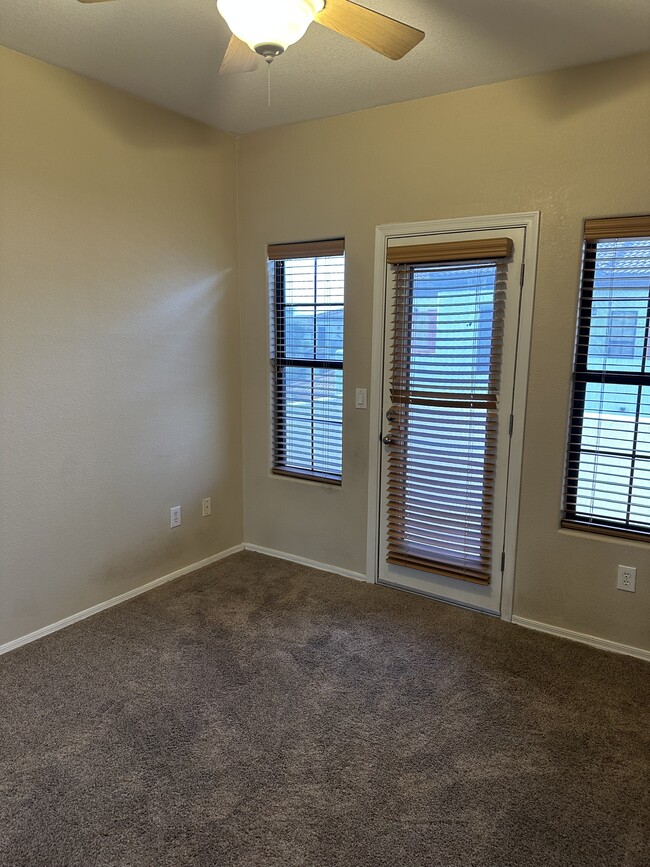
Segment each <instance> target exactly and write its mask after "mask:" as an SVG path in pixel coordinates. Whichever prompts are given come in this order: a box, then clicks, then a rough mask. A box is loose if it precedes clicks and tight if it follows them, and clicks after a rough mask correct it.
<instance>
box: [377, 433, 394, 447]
mask: <svg viewBox="0 0 650 867" xmlns="http://www.w3.org/2000/svg"><path fill="white" fill-rule="evenodd" d="M381 441H382V442H383V444H384V445H385V446H394V445H397V443H396V442H395V440H394V439H393V438H392V437H391V436H388V435H386V436H385V437H382V438H381Z"/></svg>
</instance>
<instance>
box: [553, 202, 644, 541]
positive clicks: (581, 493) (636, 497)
mask: <svg viewBox="0 0 650 867" xmlns="http://www.w3.org/2000/svg"><path fill="white" fill-rule="evenodd" d="M649 323H650V217H629V218H617V219H612V220H588V221H587V222H586V224H585V243H584V255H583V266H582V279H581V292H580V309H579V318H578V331H577V341H576V355H575V365H574V382H573V399H572V406H571V418H570V424H569V445H568V450H567V469H566V484H565V504H564V505H565V508H564V518H563V521H562V524H563V526H565V527H572V528H577V529H589V530H593V531H596V532H601V533H609V534H613V535H623V536H632V537H635V536H636V537H638V536H645V537H646V538H647V537H648V534H650V363H649V359H648V352H649V347H648V335H649Z"/></svg>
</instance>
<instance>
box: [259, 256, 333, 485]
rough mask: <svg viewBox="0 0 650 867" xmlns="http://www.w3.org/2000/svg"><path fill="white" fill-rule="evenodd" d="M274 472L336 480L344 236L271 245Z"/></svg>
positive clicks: (318, 479)
mask: <svg viewBox="0 0 650 867" xmlns="http://www.w3.org/2000/svg"><path fill="white" fill-rule="evenodd" d="M268 258H269V287H270V294H271V404H272V428H273V429H272V471H273V472H274V473H278V474H282V475H290V476H297V477H299V478H307V479H313V480H316V481H321V482H328V483H330V484H340V483H341V475H342V432H343V302H344V272H345V247H344V241H343V239H337V240H333V241H315V242H310V243H299V244H277V245H273V246H269V248H268Z"/></svg>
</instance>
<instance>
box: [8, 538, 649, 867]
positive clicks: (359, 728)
mask: <svg viewBox="0 0 650 867" xmlns="http://www.w3.org/2000/svg"><path fill="white" fill-rule="evenodd" d="M649 673H650V666H647V665H646V664H645V663H642V662H640V661H638V660H634V659H630V658H626V657H619V656H614V655H611V654H607V653H603V652H599V651H596V650H592V649H590V648H587V647H583V646H581V645H577V644H572V643H569V642H565V641H562V640H560V639H555V638H552V637H550V636H545V635H540V634H536V633H533V632H529V631H526V630H524V629H521V628H518V627H514V626H511V625H509V624H504V623H501V622H500V621H498V620H495V619H492V618H489V617H486V616H483V615H480V614H473V613H469V612H466V611H462V610H459V609H456V608H453V607H450V606H445V605H442V604H439V603H435V602H431V601H429V600H426V599H421V598H418V597H416V596H410V595H408V594H405V593H399V592H397V591H393V590H387V589H381V588H378V587H372V586H370V585H365V584H361V583H355V582H353V581H350V580H348V579H345V578H339V577H336V576H333V575H328V574H325V573H322V572H317V571H315V570H311V569H307V568H305V567H302V566H297V565H295V564H291V563H286V562H283V561H280V560H273V559H270V558H266V557H263V556H261V555H259V554H251V553H243V554H237V555H235V556H234V557H231V558H230V559H228V560H225V561H222V562H221V563H218V564H216V565H214V566H211V567H208V568H206V569H202V570H201V571H200V572H197V573H195V574H194V575H192V576H190V577H188V578H185V579H182V580H180V581H177V582H175V583H174V584H170V585H167V586H165V587H163V588H161V589H159V590H157V591H154V592H152V593H149V594H147V595H146V596H141V597H138V598H137V599H135V600H133V601H131V602H129V603H127V604H125V605H122V606H120V607H118V608H114V609H111V610H110V611H108V612H105V613H104V614H101V615H98V616H96V617H94V618H92V619H90V620H86V621H84V622H82V623H79V624H76V625H75V626H72V627H70V628H69V629H67V630H64V631H63V632H59V633H57V634H55V635H52V636H50V637H48V638H46V639H43V640H42V641H40V642H37V643H35V644H32V645H29V646H26V647H24V648H21V649H20V650H17V651H15V652H13V653H11V654H8V655H6V656H4V657H1V658H0V686H1V692H0V698H1V701H2V710H1V719H0V863H1V864H2V865H11V867H19V865H30V867H31V865H37V867H49V865H53V867H54V865H84V867H91V865H138V867H145V865H183V867H185V865H237V867H248V865H260V867H275V865H305V867H311V865H318V867H324V865H364V867H365V865H368V867H371V865H372V867H383V865H390V867H396V865H422V867H425V865H426V867H438V865H440V867H456V865H458V867H460V865H462V867H488V865H490V867H492V865H499V867H506V865H508V867H519V865H521V867H536V865H541V867H560V865H562V867H583V865H584V867H601V865H602V867H648V865H649V864H650V842H649V838H648V827H649V822H650V816H649V802H648V783H649V776H648V770H649V765H648V758H649V742H650V719H649V718H648V707H649V705H650V689H649V683H648V681H649V678H648V675H649Z"/></svg>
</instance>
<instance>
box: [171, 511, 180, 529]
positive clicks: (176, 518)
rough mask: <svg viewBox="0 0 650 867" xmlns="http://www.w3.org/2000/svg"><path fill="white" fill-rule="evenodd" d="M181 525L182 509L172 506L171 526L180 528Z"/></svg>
mask: <svg viewBox="0 0 650 867" xmlns="http://www.w3.org/2000/svg"><path fill="white" fill-rule="evenodd" d="M180 525H181V507H180V506H172V507H171V509H170V510H169V526H170V527H180Z"/></svg>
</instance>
